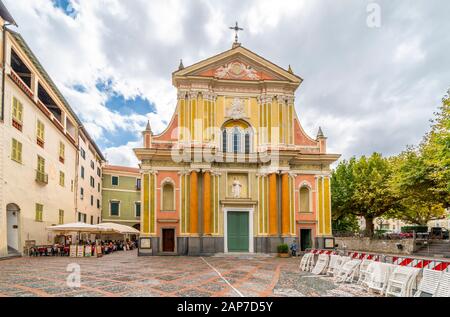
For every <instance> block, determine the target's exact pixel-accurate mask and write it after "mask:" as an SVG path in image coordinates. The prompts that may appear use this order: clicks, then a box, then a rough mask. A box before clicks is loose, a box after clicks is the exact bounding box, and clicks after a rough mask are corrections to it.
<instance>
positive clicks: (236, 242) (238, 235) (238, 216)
mask: <svg viewBox="0 0 450 317" xmlns="http://www.w3.org/2000/svg"><path fill="white" fill-rule="evenodd" d="M227 217H228V218H227V233H228V238H227V243H228V252H249V249H248V239H249V230H248V221H249V220H248V213H247V212H228V216H227Z"/></svg>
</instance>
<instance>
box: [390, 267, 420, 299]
mask: <svg viewBox="0 0 450 317" xmlns="http://www.w3.org/2000/svg"><path fill="white" fill-rule="evenodd" d="M420 271H421V269H418V268H414V267H407V266H396V268H395V269H394V271H393V273H392V274H391V275H390V277H389V281H388V284H387V287H386V296H396V297H411V296H412V290H413V287H414V286H415V284H416V281H417V277H418V276H419V273H420Z"/></svg>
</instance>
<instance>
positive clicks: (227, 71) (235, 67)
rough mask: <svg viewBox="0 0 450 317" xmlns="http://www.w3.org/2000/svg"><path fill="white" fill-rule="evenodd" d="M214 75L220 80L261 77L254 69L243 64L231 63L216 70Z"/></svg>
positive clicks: (257, 78) (256, 78)
mask: <svg viewBox="0 0 450 317" xmlns="http://www.w3.org/2000/svg"><path fill="white" fill-rule="evenodd" d="M214 75H215V76H216V77H217V78H220V79H226V78H229V79H245V78H246V79H250V80H259V79H260V76H259V75H258V73H257V72H256V70H255V69H254V68H252V67H251V66H248V65H245V64H244V63H241V62H231V63H229V64H226V65H224V66H221V67H219V68H218V69H217V70H216V72H215V74H214Z"/></svg>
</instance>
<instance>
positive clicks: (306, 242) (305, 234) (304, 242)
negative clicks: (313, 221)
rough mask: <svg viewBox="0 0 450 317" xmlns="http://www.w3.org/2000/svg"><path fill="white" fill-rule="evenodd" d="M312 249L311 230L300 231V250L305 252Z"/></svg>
mask: <svg viewBox="0 0 450 317" xmlns="http://www.w3.org/2000/svg"><path fill="white" fill-rule="evenodd" d="M311 247H312V241H311V229H300V250H301V251H305V250H306V249H309V248H311Z"/></svg>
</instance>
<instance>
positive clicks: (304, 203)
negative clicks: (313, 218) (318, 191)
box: [300, 186, 312, 212]
mask: <svg viewBox="0 0 450 317" xmlns="http://www.w3.org/2000/svg"><path fill="white" fill-rule="evenodd" d="M309 196H310V190H309V188H308V187H306V186H302V187H301V188H300V212H311V211H312V210H311V205H310V199H309Z"/></svg>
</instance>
